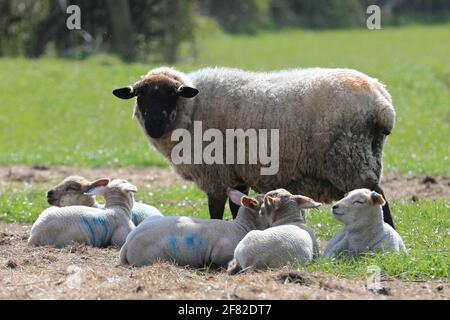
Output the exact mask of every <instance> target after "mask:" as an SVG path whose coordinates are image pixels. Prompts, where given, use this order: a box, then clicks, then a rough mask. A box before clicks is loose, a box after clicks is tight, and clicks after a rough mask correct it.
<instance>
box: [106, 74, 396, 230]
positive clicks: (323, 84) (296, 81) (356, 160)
mask: <svg viewBox="0 0 450 320" xmlns="http://www.w3.org/2000/svg"><path fill="white" fill-rule="evenodd" d="M113 94H114V95H115V96H117V97H119V98H121V99H130V98H133V97H137V103H136V104H135V108H134V116H135V117H136V119H137V120H138V122H139V124H140V125H141V127H142V129H143V131H144V133H145V135H146V136H147V138H148V140H149V141H150V143H151V144H152V145H153V146H154V147H155V148H156V149H157V150H158V151H159V152H160V153H161V154H162V155H163V156H164V157H166V158H167V159H169V161H171V160H172V159H171V152H172V148H173V147H174V146H175V145H176V144H177V143H179V141H172V139H171V136H172V132H174V130H175V129H186V130H187V131H189V132H191V133H192V134H194V121H201V123H202V129H203V131H205V130H207V129H210V128H215V129H219V130H220V131H221V132H222V133H223V134H225V132H226V129H235V128H242V129H243V130H247V129H250V128H253V129H256V130H259V129H268V130H271V129H279V171H278V172H277V173H276V174H275V175H261V168H263V167H265V166H264V165H262V164H261V163H259V164H217V163H215V164H205V163H203V164H188V163H181V164H173V163H172V165H173V167H174V169H175V171H176V172H177V173H178V174H180V175H181V176H182V177H183V178H185V179H187V180H192V181H194V182H195V183H196V184H197V185H198V186H199V187H200V188H201V189H202V190H203V191H204V192H205V193H206V194H207V196H208V205H209V211H210V215H211V218H216V219H221V218H222V216H223V211H224V206H225V202H226V199H227V195H226V194H227V193H226V190H227V187H232V188H235V189H238V190H240V191H243V192H247V191H248V189H249V188H253V189H254V190H256V191H257V192H261V193H262V192H267V191H269V190H273V189H277V188H285V189H287V190H289V191H290V192H292V193H296V194H304V195H307V196H309V197H311V198H314V199H316V200H317V201H320V202H330V201H333V200H337V199H340V198H342V197H343V196H344V194H345V193H346V192H348V191H350V190H353V189H357V188H369V189H371V190H375V191H377V192H378V193H381V194H383V196H384V193H383V191H382V190H381V188H380V185H379V183H380V178H381V172H382V155H383V146H384V143H385V140H386V136H387V135H388V134H389V133H390V132H391V130H392V129H393V127H394V121H395V112H394V108H393V106H392V101H391V97H390V95H389V93H388V92H387V91H386V89H385V88H384V86H383V85H382V84H381V83H380V82H378V80H376V79H374V78H370V77H368V76H367V75H365V74H362V73H360V72H358V71H355V70H350V69H322V68H311V69H293V70H285V71H278V72H269V73H259V72H246V71H242V70H239V69H228V68H206V69H200V70H198V71H196V72H192V73H188V74H184V73H182V72H179V71H177V70H175V69H172V68H168V67H161V68H157V69H153V70H150V71H149V72H148V73H147V74H146V75H145V76H143V77H142V78H141V80H140V81H138V82H136V83H135V84H134V85H132V86H129V87H123V88H119V89H116V90H114V91H113ZM194 97H195V98H194ZM245 143H246V153H247V155H248V150H249V148H248V147H249V145H248V143H249V142H248V141H245ZM208 144H209V142H203V146H207V145H208ZM250 147H251V146H250ZM192 148H193V149H194V143H193V144H192ZM194 151H195V150H194ZM224 152H225V151H224ZM230 207H231V210H232V213H233V217H235V214H236V212H237V207H236V206H232V205H231V204H230ZM384 219H385V221H386V222H387V223H389V224H390V225H391V226H393V225H394V224H393V220H392V217H391V214H390V211H389V206H388V205H386V206H385V207H384Z"/></svg>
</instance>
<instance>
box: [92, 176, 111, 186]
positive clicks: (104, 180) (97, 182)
mask: <svg viewBox="0 0 450 320" xmlns="http://www.w3.org/2000/svg"><path fill="white" fill-rule="evenodd" d="M109 181H110V180H109V178H101V179H97V180H94V181H92V182H91V183H90V184H89V188H94V187H100V186H104V187H106V186H107V185H108V183H109Z"/></svg>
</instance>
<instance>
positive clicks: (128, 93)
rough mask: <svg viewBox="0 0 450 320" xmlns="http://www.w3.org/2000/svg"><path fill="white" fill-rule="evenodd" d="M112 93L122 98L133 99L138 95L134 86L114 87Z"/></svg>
mask: <svg viewBox="0 0 450 320" xmlns="http://www.w3.org/2000/svg"><path fill="white" fill-rule="evenodd" d="M112 93H113V95H115V96H116V97H117V98H120V99H131V98H133V97H136V91H135V90H134V89H133V87H132V86H129V87H123V88H118V89H114V90H113V92H112Z"/></svg>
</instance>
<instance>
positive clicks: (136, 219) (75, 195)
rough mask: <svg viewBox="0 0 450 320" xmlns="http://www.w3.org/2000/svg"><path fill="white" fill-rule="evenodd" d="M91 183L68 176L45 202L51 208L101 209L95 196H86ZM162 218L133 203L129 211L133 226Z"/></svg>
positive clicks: (147, 208)
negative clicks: (149, 219) (154, 218)
mask: <svg viewBox="0 0 450 320" xmlns="http://www.w3.org/2000/svg"><path fill="white" fill-rule="evenodd" d="M91 185H92V182H91V181H89V180H87V179H86V178H84V177H81V176H70V177H67V178H65V179H64V180H63V181H62V182H61V183H60V184H58V185H56V186H55V187H53V188H51V189H50V190H48V191H47V202H48V203H49V204H50V205H52V206H57V207H66V206H87V207H94V208H103V206H102V205H101V204H99V203H98V202H97V201H96V200H95V196H92V195H88V194H86V190H88V189H90V188H91ZM155 216H162V214H161V212H160V211H159V210H158V209H156V208H155V207H153V206H150V205H148V204H145V203H141V202H135V203H134V206H133V208H132V209H131V220H132V221H133V224H134V225H135V226H137V225H139V224H140V223H141V222H142V221H143V220H144V219H146V218H148V217H155Z"/></svg>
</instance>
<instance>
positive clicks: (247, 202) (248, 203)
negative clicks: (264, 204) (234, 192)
mask: <svg viewBox="0 0 450 320" xmlns="http://www.w3.org/2000/svg"><path fill="white" fill-rule="evenodd" d="M241 205H242V206H244V207H246V208H249V209H253V210H259V207H260V206H261V205H260V204H259V202H258V200H256V199H255V198H252V197H249V196H246V195H244V196H242V197H241Z"/></svg>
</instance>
